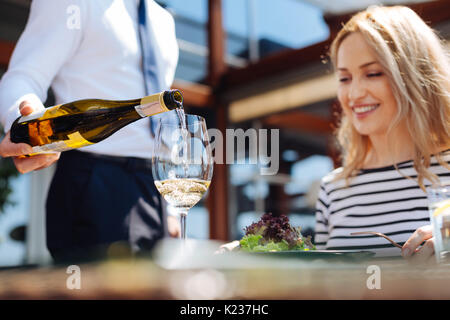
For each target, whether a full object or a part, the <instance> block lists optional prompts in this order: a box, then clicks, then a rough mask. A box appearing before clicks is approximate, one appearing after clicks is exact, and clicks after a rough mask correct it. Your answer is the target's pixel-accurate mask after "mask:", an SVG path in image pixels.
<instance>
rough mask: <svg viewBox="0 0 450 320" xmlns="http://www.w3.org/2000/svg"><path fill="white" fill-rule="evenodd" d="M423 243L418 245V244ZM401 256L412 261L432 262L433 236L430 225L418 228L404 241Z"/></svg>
mask: <svg viewBox="0 0 450 320" xmlns="http://www.w3.org/2000/svg"><path fill="white" fill-rule="evenodd" d="M424 241H425V243H424V244H423V245H422V246H421V247H420V245H421V244H422V243H423V242H424ZM402 256H403V257H404V258H405V259H408V260H409V261H411V262H413V263H428V262H432V261H433V262H434V238H433V232H432V227H431V225H427V226H423V227H420V228H418V229H417V230H416V231H414V233H413V234H412V236H411V237H410V238H409V239H408V240H407V241H406V242H405V244H404V245H403V248H402Z"/></svg>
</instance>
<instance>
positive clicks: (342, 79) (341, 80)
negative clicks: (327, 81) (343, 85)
mask: <svg viewBox="0 0 450 320" xmlns="http://www.w3.org/2000/svg"><path fill="white" fill-rule="evenodd" d="M347 81H348V78H346V77H342V78H339V82H347Z"/></svg>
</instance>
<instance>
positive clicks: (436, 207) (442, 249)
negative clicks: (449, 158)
mask: <svg viewBox="0 0 450 320" xmlns="http://www.w3.org/2000/svg"><path fill="white" fill-rule="evenodd" d="M428 203H429V210H430V219H431V225H432V227H433V237H434V238H435V244H434V250H435V253H436V260H437V262H438V263H450V180H447V181H443V182H441V183H440V184H435V185H432V186H431V187H430V189H428Z"/></svg>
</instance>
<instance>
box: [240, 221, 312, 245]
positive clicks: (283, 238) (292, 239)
mask: <svg viewBox="0 0 450 320" xmlns="http://www.w3.org/2000/svg"><path fill="white" fill-rule="evenodd" d="M244 230H245V236H244V237H243V238H242V239H241V240H240V242H239V244H240V250H242V251H246V252H272V251H287V250H303V251H307V250H315V249H316V247H315V246H314V244H313V243H312V242H311V237H310V236H308V237H303V236H302V234H301V232H300V228H294V227H292V226H291V225H290V223H289V219H288V217H287V216H285V215H281V216H273V215H272V214H271V213H266V214H264V215H263V216H262V217H261V219H260V220H259V221H258V222H255V223H252V224H251V225H250V226H248V227H247V228H245V229H244Z"/></svg>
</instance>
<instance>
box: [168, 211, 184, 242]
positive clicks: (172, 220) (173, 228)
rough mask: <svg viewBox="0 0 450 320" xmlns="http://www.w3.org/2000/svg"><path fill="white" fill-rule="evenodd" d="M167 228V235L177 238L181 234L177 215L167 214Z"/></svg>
mask: <svg viewBox="0 0 450 320" xmlns="http://www.w3.org/2000/svg"><path fill="white" fill-rule="evenodd" d="M167 228H168V229H169V235H170V236H171V237H172V238H179V237H180V235H181V226H180V221H178V218H177V217H174V216H168V217H167Z"/></svg>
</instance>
